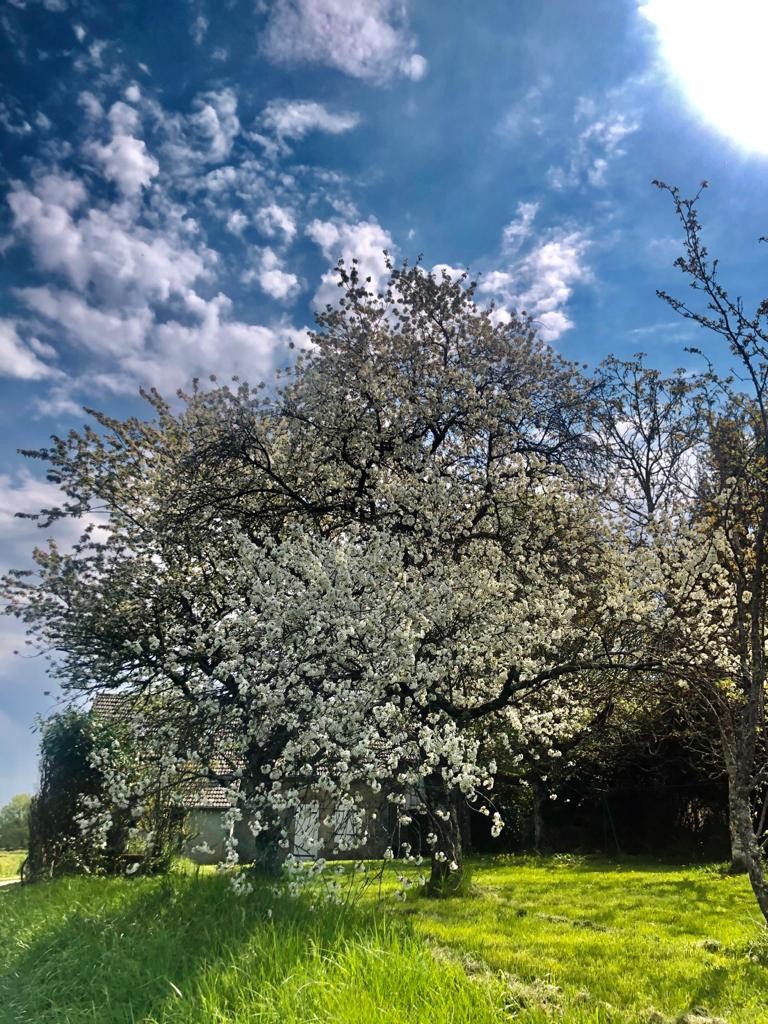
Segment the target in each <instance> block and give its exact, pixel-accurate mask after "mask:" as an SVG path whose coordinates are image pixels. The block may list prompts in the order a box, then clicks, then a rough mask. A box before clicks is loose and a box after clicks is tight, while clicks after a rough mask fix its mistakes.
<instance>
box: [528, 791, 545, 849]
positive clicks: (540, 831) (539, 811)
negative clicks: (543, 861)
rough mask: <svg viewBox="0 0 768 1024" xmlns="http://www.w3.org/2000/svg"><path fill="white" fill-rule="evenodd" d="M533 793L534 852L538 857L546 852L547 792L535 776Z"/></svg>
mask: <svg viewBox="0 0 768 1024" xmlns="http://www.w3.org/2000/svg"><path fill="white" fill-rule="evenodd" d="M531 790H532V792H533V852H534V853H535V854H537V856H539V855H541V854H542V853H543V852H544V798H545V796H546V791H545V789H544V785H543V783H542V782H541V780H540V779H538V778H537V777H536V776H535V775H534V776H533V777H532V779H531Z"/></svg>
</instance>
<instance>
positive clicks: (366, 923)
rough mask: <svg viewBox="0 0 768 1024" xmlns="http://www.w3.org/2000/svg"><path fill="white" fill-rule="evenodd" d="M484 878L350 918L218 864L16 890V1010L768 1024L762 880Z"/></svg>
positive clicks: (65, 1021) (147, 1021)
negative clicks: (445, 896)
mask: <svg viewBox="0 0 768 1024" xmlns="http://www.w3.org/2000/svg"><path fill="white" fill-rule="evenodd" d="M473 889H474V892H473V894H472V895H471V896H468V897H464V898H461V899H454V900H449V901H432V900H427V899H424V898H418V897H417V898H410V899H409V900H408V901H407V902H406V903H405V904H399V903H395V902H394V901H393V900H391V899H390V898H388V897H387V895H386V892H385V896H384V898H383V900H382V901H381V902H380V903H377V902H375V901H374V900H373V899H370V900H368V901H366V902H365V903H364V904H363V905H362V906H360V907H358V908H357V909H355V910H347V911H345V912H344V913H339V911H338V910H337V909H333V910H330V909H318V908H315V909H311V908H309V907H308V906H307V905H306V904H305V903H303V902H301V901H284V900H280V899H277V898H276V897H275V896H274V895H273V894H272V893H271V892H270V891H269V889H268V888H267V887H266V886H265V887H262V888H260V889H259V890H258V891H256V892H255V893H254V894H252V895H250V896H248V897H241V896H236V895H235V894H233V893H232V891H231V889H230V888H229V886H228V883H227V881H226V879H224V878H221V877H219V876H217V875H215V874H200V875H199V876H197V877H196V876H195V875H194V874H191V873H186V874H185V873H183V872H174V873H172V874H171V875H170V876H168V877H167V878H155V879H125V880H122V879H119V880H110V879H87V878H86V879H83V878H78V879H70V880H62V881H59V882H53V883H43V884H40V885H36V886H29V887H23V888H19V887H9V888H8V889H5V890H0V1022H2V1024H84V1022H86V1021H87V1022H89V1024H113V1022H114V1024H117V1022H119V1024H182V1022H183V1024H257V1022H258V1024H262V1022H268V1024H321V1022H327V1024H390V1022H391V1024H395V1022H397V1024H442V1022H446V1024H502V1022H504V1024H509V1022H510V1021H518V1022H520V1024H550V1022H553V1021H561V1022H563V1024H662V1022H664V1024H666V1022H670V1024H671V1022H676V1021H678V1020H685V1021H687V1020H690V1021H691V1022H694V1021H700V1022H702V1024H704V1022H705V1021H706V1020H707V1019H708V1018H707V1017H705V1016H704V1015H703V1014H704V1010H706V1011H708V1014H709V1019H710V1020H711V1019H712V1018H713V1017H715V1018H721V1019H722V1020H725V1021H727V1022H728V1024H768V966H764V964H768V941H766V940H765V939H761V935H762V931H761V928H760V925H759V921H758V914H757V911H756V907H755V906H754V903H753V898H752V896H751V893H750V891H749V887H748V884H747V882H746V880H745V879H744V878H730V877H722V876H721V875H719V874H718V873H717V872H716V871H714V870H707V869H702V868H670V867H655V866H649V865H632V864H623V865H611V864H606V863H590V862H585V863H579V862H574V861H569V860H568V859H561V860H558V859H553V860H545V861H526V860H517V861H510V862H509V863H501V864H492V863H490V862H487V863H482V862H479V863H476V864H475V866H474V876H473ZM385 890H386V887H385ZM761 943H762V945H761ZM750 952H751V956H750ZM694 1010H696V1011H697V1013H696V1014H695V1015H694V1016H690V1014H691V1011H694Z"/></svg>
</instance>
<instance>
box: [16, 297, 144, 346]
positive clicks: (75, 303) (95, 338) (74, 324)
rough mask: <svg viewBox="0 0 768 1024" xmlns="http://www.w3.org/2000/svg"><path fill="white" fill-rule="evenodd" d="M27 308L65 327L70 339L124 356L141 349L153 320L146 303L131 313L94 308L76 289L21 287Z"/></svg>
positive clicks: (22, 298) (80, 344)
mask: <svg viewBox="0 0 768 1024" xmlns="http://www.w3.org/2000/svg"><path fill="white" fill-rule="evenodd" d="M16 295H17V296H18V297H19V298H20V299H21V301H22V302H23V303H24V305H25V306H27V308H28V309H31V310H32V311H33V312H34V313H37V314H39V315H40V316H43V317H45V318H46V319H47V320H50V321H52V322H53V323H55V324H57V325H58V326H60V327H62V328H63V329H64V330H65V331H66V332H67V334H68V336H69V337H70V339H71V340H72V341H73V342H74V343H75V344H77V345H78V346H80V347H81V348H84V349H87V350H89V351H91V352H94V353H96V354H97V355H102V356H103V355H109V354H111V355H113V356H117V357H121V358H122V357H123V356H124V355H125V354H126V353H128V352H131V351H140V350H141V348H142V346H143V344H144V340H145V337H146V334H147V330H148V329H149V326H150V324H151V322H152V315H151V313H150V311H149V309H148V308H147V307H144V308H143V309H141V310H138V311H137V312H134V313H131V314H129V315H121V314H120V313H118V312H114V311H103V310H100V309H95V308H94V307H93V306H90V305H89V304H88V303H87V302H85V301H84V300H83V299H82V298H81V297H80V296H79V295H75V294H74V293H73V292H68V291H57V290H56V289H54V288H47V287H42V288H19V289H17V290H16Z"/></svg>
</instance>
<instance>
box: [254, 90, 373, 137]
mask: <svg viewBox="0 0 768 1024" xmlns="http://www.w3.org/2000/svg"><path fill="white" fill-rule="evenodd" d="M260 122H261V124H262V125H263V126H264V127H265V128H266V129H268V130H270V131H273V132H274V133H275V134H276V135H277V136H278V138H280V139H301V138H303V137H304V136H305V135H306V134H307V133H308V132H312V131H319V132H327V133H328V134H330V135H340V134H341V133H342V132H348V131H351V130H352V129H353V128H355V127H357V125H358V124H359V122H360V118H359V116H358V115H357V114H353V113H344V112H339V113H334V112H333V111H330V110H328V108H327V107H325V106H323V104H322V103H315V102H314V101H313V100H283V99H278V100H270V102H269V103H268V104H267V105H266V107H265V108H264V112H263V113H262V115H261V118H260Z"/></svg>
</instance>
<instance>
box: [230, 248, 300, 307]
mask: <svg viewBox="0 0 768 1024" xmlns="http://www.w3.org/2000/svg"><path fill="white" fill-rule="evenodd" d="M241 280H242V281H243V282H244V283H245V284H249V283H250V282H251V281H258V283H259V286H260V287H261V289H262V290H263V291H265V292H266V293H267V295H271V296H272V298H273V299H277V301H278V302H284V301H285V300H287V299H290V298H292V297H293V295H294V294H295V293H296V291H297V290H298V287H299V279H298V277H296V275H295V274H289V273H287V272H286V271H285V270H284V269H283V262H282V260H281V259H280V257H279V256H278V255H277V253H275V251H274V250H273V249H270V248H266V249H263V250H262V251H261V252H260V253H259V256H258V259H257V265H256V267H253V268H251V269H250V270H246V271H245V272H244V273H243V274H242V276H241Z"/></svg>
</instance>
